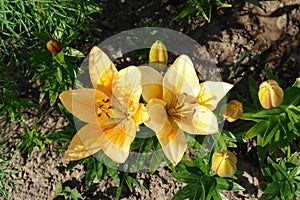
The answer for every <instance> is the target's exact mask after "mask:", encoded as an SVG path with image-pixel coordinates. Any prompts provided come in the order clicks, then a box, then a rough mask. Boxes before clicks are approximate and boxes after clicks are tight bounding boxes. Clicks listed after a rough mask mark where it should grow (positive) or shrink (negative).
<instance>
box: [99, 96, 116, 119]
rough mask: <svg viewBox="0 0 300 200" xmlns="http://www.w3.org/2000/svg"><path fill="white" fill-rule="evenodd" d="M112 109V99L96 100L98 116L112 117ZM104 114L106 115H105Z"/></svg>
mask: <svg viewBox="0 0 300 200" xmlns="http://www.w3.org/2000/svg"><path fill="white" fill-rule="evenodd" d="M111 109H112V106H111V105H110V99H101V100H97V101H96V113H97V116H98V117H103V116H105V117H107V118H111ZM103 114H104V115H103Z"/></svg>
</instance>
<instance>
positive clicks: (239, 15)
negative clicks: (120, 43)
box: [0, 0, 300, 200]
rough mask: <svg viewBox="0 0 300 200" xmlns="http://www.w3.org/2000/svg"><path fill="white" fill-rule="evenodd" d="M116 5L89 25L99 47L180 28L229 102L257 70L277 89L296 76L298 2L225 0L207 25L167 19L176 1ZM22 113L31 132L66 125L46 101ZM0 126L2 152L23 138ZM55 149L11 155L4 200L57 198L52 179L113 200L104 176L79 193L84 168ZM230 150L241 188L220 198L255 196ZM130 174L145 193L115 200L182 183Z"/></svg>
mask: <svg viewBox="0 0 300 200" xmlns="http://www.w3.org/2000/svg"><path fill="white" fill-rule="evenodd" d="M122 2H123V1H104V2H103V3H102V6H103V14H102V15H101V16H99V17H98V18H97V19H96V20H95V21H93V22H92V24H93V25H96V26H98V27H100V28H101V29H102V32H101V33H100V34H99V35H98V37H99V42H101V41H103V40H104V39H105V38H108V37H110V36H112V35H114V34H117V33H119V32H121V31H124V30H129V29H132V28H137V27H144V25H145V24H146V25H148V26H151V24H154V23H156V26H158V27H163V28H169V29H173V30H177V31H180V32H182V33H184V34H186V35H188V36H190V37H191V38H193V39H195V40H196V41H197V42H199V44H201V45H202V46H203V47H205V48H206V50H207V51H208V52H209V54H210V56H211V58H212V59H213V61H214V62H215V63H216V65H217V67H218V68H219V70H220V72H221V74H222V76H223V80H224V81H227V82H231V83H234V84H235V87H234V89H233V91H232V93H231V95H232V96H233V97H235V96H236V95H237V94H239V95H241V96H243V97H246V98H247V97H248V95H249V94H248V85H247V77H248V76H249V75H252V76H253V77H254V78H255V80H256V81H257V82H258V83H260V82H261V81H263V80H264V79H265V72H264V69H265V68H268V69H270V70H271V71H272V72H273V73H275V74H276V75H278V76H279V78H280V79H281V80H282V86H283V87H287V86H289V85H291V84H292V83H293V82H294V80H295V78H296V77H298V76H299V73H300V51H299V48H300V33H299V24H300V9H299V6H300V0H281V1H279V0H278V1H258V0H243V1H242V0H231V1H230V0H229V1H228V3H231V4H232V5H233V6H232V8H226V9H219V10H215V11H214V12H213V16H212V21H211V22H210V23H206V22H205V21H204V20H203V19H201V18H200V17H199V16H197V15H192V16H190V17H189V18H188V19H187V20H186V21H184V22H180V23H179V22H177V21H172V18H173V17H174V16H175V14H176V13H177V12H178V11H179V10H180V9H181V8H182V6H183V4H182V2H180V3H178V1H175V0H167V1H159V0H157V1H150V0H144V1H136V0H128V1H124V3H122ZM93 45H94V44H88V45H84V46H83V49H82V50H83V51H86V52H88V51H89V50H90V49H91V47H92V46H93ZM247 50H249V51H250V56H249V57H248V58H246V59H245V60H244V61H243V62H242V64H241V65H240V66H239V67H238V69H237V71H236V74H235V76H234V78H233V79H231V80H229V79H228V76H229V73H230V70H231V69H232V67H233V65H234V63H235V62H236V61H237V60H238V58H239V57H240V56H241V55H242V54H243V53H245V52H246V51H247ZM22 112H23V115H24V118H25V120H26V123H27V124H32V122H33V118H34V117H35V118H36V119H37V124H38V127H39V130H40V131H42V132H44V133H46V134H48V133H51V132H54V131H59V130H62V129H63V127H64V126H66V125H67V122H66V121H65V119H64V118H63V117H62V115H61V114H60V113H59V111H58V109H57V108H55V107H54V108H50V107H49V106H47V104H44V105H43V106H42V107H41V108H40V109H38V110H35V109H30V110H24V111H22ZM3 118H4V117H2V119H3ZM3 120H4V119H3ZM3 120H2V121H3ZM1 127H5V129H4V130H3V131H2V132H1V133H0V136H6V138H7V139H6V140H4V142H5V145H6V150H11V151H12V150H15V149H16V147H17V146H18V145H19V143H20V141H19V140H16V139H14V137H16V136H19V135H21V134H23V133H24V127H23V126H22V125H21V124H19V123H17V124H13V123H9V124H7V125H6V126H4V122H3V123H1ZM298 143H299V142H298ZM299 146H300V145H299V144H297V145H296V149H295V150H298V151H299ZM56 148H57V145H56V144H53V143H50V144H46V153H45V154H42V153H41V152H39V150H38V149H36V148H35V149H34V151H33V153H32V155H31V157H30V158H28V159H25V158H24V157H22V156H21V154H20V153H19V152H18V153H17V154H16V157H15V158H14V160H13V162H12V163H11V167H12V169H15V170H18V171H19V173H17V174H15V175H12V178H20V179H21V180H20V181H19V182H20V184H19V185H17V186H16V189H17V190H16V192H13V189H12V188H9V196H10V199H15V200H19V199H20V200H21V199H22V200H23V199H36V200H38V199H63V197H61V196H60V197H56V195H55V186H56V184H57V183H59V182H61V183H63V185H64V186H69V187H71V188H76V189H77V190H78V191H79V192H80V193H81V194H82V197H83V199H114V197H115V194H116V191H117V185H116V183H115V182H114V181H113V180H112V179H111V178H110V177H108V178H107V180H105V181H97V182H95V183H94V184H93V185H92V186H91V188H90V189H88V190H87V189H86V188H85V185H84V178H85V174H84V166H83V165H78V166H77V167H75V168H74V169H72V170H70V171H66V170H65V169H66V165H67V162H66V161H65V159H64V153H62V152H57V151H56ZM297 148H298V149H297ZM236 153H238V154H239V155H238V157H239V159H238V160H239V161H238V168H239V169H240V170H242V171H244V174H243V176H242V177H241V178H239V179H238V180H237V182H238V183H240V184H241V185H242V186H243V187H245V188H246V191H245V192H239V193H228V192H227V193H225V194H226V196H227V197H228V198H229V199H257V198H258V196H260V195H261V191H260V190H259V189H258V183H259V180H260V179H261V176H260V173H259V167H258V166H257V165H256V164H255V163H256V162H255V160H256V157H255V152H253V146H252V144H248V146H245V145H241V147H240V149H239V150H238V151H237V152H236ZM136 177H137V179H138V180H139V181H140V182H141V183H143V184H144V185H145V186H146V187H147V188H148V189H149V192H148V193H146V192H144V191H142V190H141V189H139V188H134V191H133V192H132V193H130V191H124V193H123V194H122V196H121V199H124V200H125V199H132V200H133V199H170V198H171V197H172V195H173V194H174V193H175V192H176V191H178V190H179V189H180V188H181V187H182V186H183V185H182V184H181V183H178V182H177V181H175V180H174V179H173V178H172V177H171V176H170V172H169V170H168V169H167V168H162V169H160V170H158V171H157V172H156V173H155V174H154V175H151V176H150V174H149V173H138V174H137V175H136ZM1 198H2V197H0V199H1Z"/></svg>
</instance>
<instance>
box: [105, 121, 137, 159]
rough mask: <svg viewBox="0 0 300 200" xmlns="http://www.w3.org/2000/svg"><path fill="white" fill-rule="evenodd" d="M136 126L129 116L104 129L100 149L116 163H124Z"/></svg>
mask: <svg viewBox="0 0 300 200" xmlns="http://www.w3.org/2000/svg"><path fill="white" fill-rule="evenodd" d="M136 130H137V127H136V125H135V123H134V120H133V119H131V118H128V119H123V120H121V121H118V122H117V124H116V126H113V127H111V128H109V129H106V130H105V131H104V134H103V135H102V136H101V142H102V143H101V149H102V150H103V151H104V153H105V154H106V155H107V156H108V157H110V158H111V159H112V160H113V161H114V162H116V163H124V162H125V161H126V159H127V158H128V155H129V150H130V145H131V143H132V142H133V140H134V138H135V134H136Z"/></svg>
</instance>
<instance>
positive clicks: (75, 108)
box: [59, 88, 108, 124]
mask: <svg viewBox="0 0 300 200" xmlns="http://www.w3.org/2000/svg"><path fill="white" fill-rule="evenodd" d="M59 98H60V100H61V102H62V103H63V105H64V106H65V108H66V109H67V110H68V111H69V112H70V113H72V114H73V115H75V116H76V117H77V118H79V119H80V120H82V121H84V122H87V123H91V124H97V123H98V118H97V113H96V100H102V99H107V98H108V97H107V96H106V95H105V94H104V93H102V92H101V91H99V90H95V89H88V88H81V89H77V90H67V91H64V92H62V93H61V94H60V95H59Z"/></svg>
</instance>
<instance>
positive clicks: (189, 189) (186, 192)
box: [172, 184, 202, 200]
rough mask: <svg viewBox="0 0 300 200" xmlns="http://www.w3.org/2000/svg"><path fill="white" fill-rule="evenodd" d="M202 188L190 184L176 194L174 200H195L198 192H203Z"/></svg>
mask: <svg viewBox="0 0 300 200" xmlns="http://www.w3.org/2000/svg"><path fill="white" fill-rule="evenodd" d="M201 189H202V188H201V186H200V185H199V184H198V185H194V184H190V185H186V186H184V187H183V188H181V189H180V190H178V191H177V193H175V195H174V196H173V197H172V200H183V199H194V197H195V195H196V194H197V191H198V190H201ZM195 200H196V199H195Z"/></svg>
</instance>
